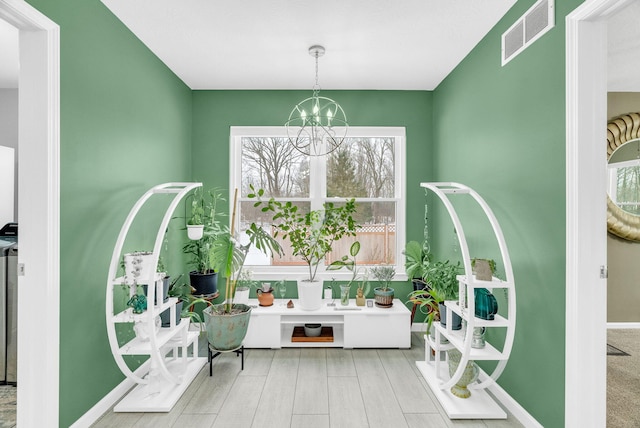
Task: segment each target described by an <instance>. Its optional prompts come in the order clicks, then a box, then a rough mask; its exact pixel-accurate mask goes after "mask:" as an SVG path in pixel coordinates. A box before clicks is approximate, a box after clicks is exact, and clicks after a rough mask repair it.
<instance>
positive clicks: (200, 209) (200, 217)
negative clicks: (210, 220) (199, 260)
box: [185, 187, 204, 241]
mask: <svg viewBox="0 0 640 428" xmlns="http://www.w3.org/2000/svg"><path fill="white" fill-rule="evenodd" d="M185 210H186V207H185ZM203 235H204V198H203V197H202V187H196V189H195V190H194V191H193V199H192V200H191V217H189V220H188V221H187V236H188V237H189V239H191V240H193V241H197V240H198V239H201V238H202V236H203Z"/></svg>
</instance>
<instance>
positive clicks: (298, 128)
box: [285, 45, 349, 156]
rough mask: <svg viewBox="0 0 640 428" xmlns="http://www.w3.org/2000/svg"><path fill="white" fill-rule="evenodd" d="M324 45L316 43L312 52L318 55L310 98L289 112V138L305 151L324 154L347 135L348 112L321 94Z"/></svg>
mask: <svg viewBox="0 0 640 428" xmlns="http://www.w3.org/2000/svg"><path fill="white" fill-rule="evenodd" d="M324 52H325V50H324V47H322V46H319V45H314V46H311V47H310V48H309V55H311V56H312V57H315V59H316V83H315V85H313V94H312V95H311V97H310V98H307V99H305V100H303V101H300V102H299V103H298V104H297V105H296V106H295V107H294V108H293V110H291V114H289V120H287V123H286V124H285V127H286V128H287V137H288V138H289V142H290V143H291V144H292V145H293V146H294V147H295V148H296V150H298V151H299V152H301V153H302V154H305V155H308V156H322V155H326V154H328V153H331V152H332V151H334V150H335V149H337V148H338V147H339V146H340V145H341V144H342V142H343V140H344V138H345V137H346V135H347V128H348V127H349V124H348V123H347V116H346V115H345V113H344V110H343V109H342V107H340V104H338V103H337V102H336V101H334V100H332V99H331V98H327V97H321V96H320V85H318V58H319V57H321V56H323V55H324Z"/></svg>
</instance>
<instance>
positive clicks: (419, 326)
mask: <svg viewBox="0 0 640 428" xmlns="http://www.w3.org/2000/svg"><path fill="white" fill-rule="evenodd" d="M411 331H421V332H423V333H424V332H426V331H427V324H425V323H423V322H414V323H413V324H411Z"/></svg>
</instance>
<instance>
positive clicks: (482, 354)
mask: <svg viewBox="0 0 640 428" xmlns="http://www.w3.org/2000/svg"><path fill="white" fill-rule="evenodd" d="M420 186H421V187H424V188H426V189H428V190H430V191H432V192H433V193H435V194H436V196H438V198H440V200H441V201H442V203H443V204H444V206H445V208H446V209H447V212H448V213H449V216H450V217H451V220H452V221H453V224H454V227H455V230H456V234H457V236H458V242H459V245H460V251H461V254H462V261H463V267H464V275H458V284H459V295H460V299H459V301H458V302H456V301H447V302H445V305H446V306H447V308H448V310H447V327H442V326H441V325H440V324H439V323H438V324H437V325H436V324H435V323H434V326H435V340H432V339H431V338H430V337H428V336H425V360H424V361H416V365H417V367H418V369H419V370H420V372H421V373H422V375H423V377H424V378H425V380H426V381H427V383H428V384H429V386H430V388H431V389H432V391H433V393H434V395H435V396H436V397H437V398H438V400H439V401H440V404H441V405H442V406H443V408H444V409H445V411H446V412H447V415H448V416H449V418H451V419H506V417H507V415H506V413H505V412H504V410H502V408H501V407H500V406H499V405H498V404H497V403H496V402H495V401H494V400H493V398H492V397H491V396H490V395H489V394H488V393H487V392H486V390H485V389H486V388H488V387H490V386H491V385H493V384H494V382H495V381H496V379H498V377H499V376H500V375H501V374H502V372H503V370H504V368H505V367H506V365H507V362H508V360H509V355H510V354H511V348H512V347H513V339H514V336H515V321H516V293H515V281H514V278H513V270H512V267H511V259H510V257H509V251H508V249H507V244H506V242H505V240H504V235H503V234H502V229H501V228H500V225H499V224H498V220H497V219H496V217H495V215H494V214H493V211H492V210H491V208H490V207H489V205H487V203H486V202H485V200H484V199H483V198H482V197H481V196H480V195H479V194H478V193H477V192H475V191H474V190H473V189H471V188H470V187H468V186H465V185H463V184H459V183H421V184H420ZM451 197H471V198H472V199H473V200H474V201H475V202H476V203H477V204H478V205H480V207H481V208H482V211H483V212H484V214H485V215H486V217H487V219H488V220H489V222H490V224H491V227H492V229H493V233H494V235H495V237H496V240H497V243H498V246H499V249H500V254H501V258H502V266H503V267H504V272H505V277H506V279H505V280H501V279H498V278H495V277H493V279H492V280H491V281H479V280H476V279H475V276H474V275H473V273H472V266H471V257H470V254H469V246H468V244H467V240H466V237H465V233H464V228H463V227H462V223H461V222H460V218H459V216H458V214H457V213H456V210H455V208H454V207H453V204H452V203H451V201H450V199H449V198H451ZM477 288H486V289H488V290H489V291H493V290H494V289H504V290H505V295H506V296H507V311H506V314H505V315H497V314H496V316H495V319H494V320H483V319H480V318H477V317H476V316H475V290H476V289H477ZM461 308H463V309H461ZM452 313H457V314H458V315H460V316H461V317H462V319H463V320H465V321H466V329H465V330H464V331H462V330H458V331H455V330H452V329H451V326H452V324H453V322H452V318H451V317H452ZM475 327H484V328H496V329H501V330H503V331H504V343H503V345H502V346H501V347H494V346H493V345H491V344H490V343H489V342H488V341H487V342H486V345H485V347H484V348H481V349H476V348H472V347H471V342H472V338H473V331H474V328H475ZM441 336H444V337H445V338H447V339H448V340H449V343H448V344H441V343H440V338H441ZM454 348H455V349H458V350H459V351H460V353H461V354H462V356H461V359H460V363H459V365H458V368H457V370H456V371H455V373H453V375H449V370H448V367H447V363H446V360H443V359H442V357H443V354H444V351H447V350H449V349H454ZM432 351H433V352H432ZM433 355H435V356H433ZM480 360H483V361H496V362H497V363H496V366H495V368H494V369H493V371H492V373H491V374H486V373H484V371H482V370H480V376H479V378H478V381H476V382H474V383H473V384H470V385H469V386H468V388H469V390H471V397H469V398H458V397H456V396H454V395H453V394H452V393H451V392H450V388H451V387H452V386H453V385H455V384H456V382H458V380H459V379H460V378H461V377H462V375H463V373H464V370H465V367H466V365H467V363H468V362H469V361H480Z"/></svg>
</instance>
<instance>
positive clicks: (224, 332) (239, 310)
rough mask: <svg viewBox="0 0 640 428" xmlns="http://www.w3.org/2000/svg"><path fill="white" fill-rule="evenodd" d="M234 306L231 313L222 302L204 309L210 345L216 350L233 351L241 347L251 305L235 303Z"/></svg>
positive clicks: (247, 325)
mask: <svg viewBox="0 0 640 428" xmlns="http://www.w3.org/2000/svg"><path fill="white" fill-rule="evenodd" d="M232 308H233V309H232V312H231V313H230V314H225V313H224V304H223V303H222V304H218V305H213V306H209V307H207V308H206V309H205V310H204V311H202V314H203V315H204V325H205V328H206V330H207V340H208V341H209V346H210V347H211V348H212V349H214V350H216V351H233V350H235V349H238V348H240V346H242V341H243V340H244V337H245V336H246V334H247V328H248V327H249V320H250V319H251V307H250V306H248V305H243V304H234V305H233V307H232Z"/></svg>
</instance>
